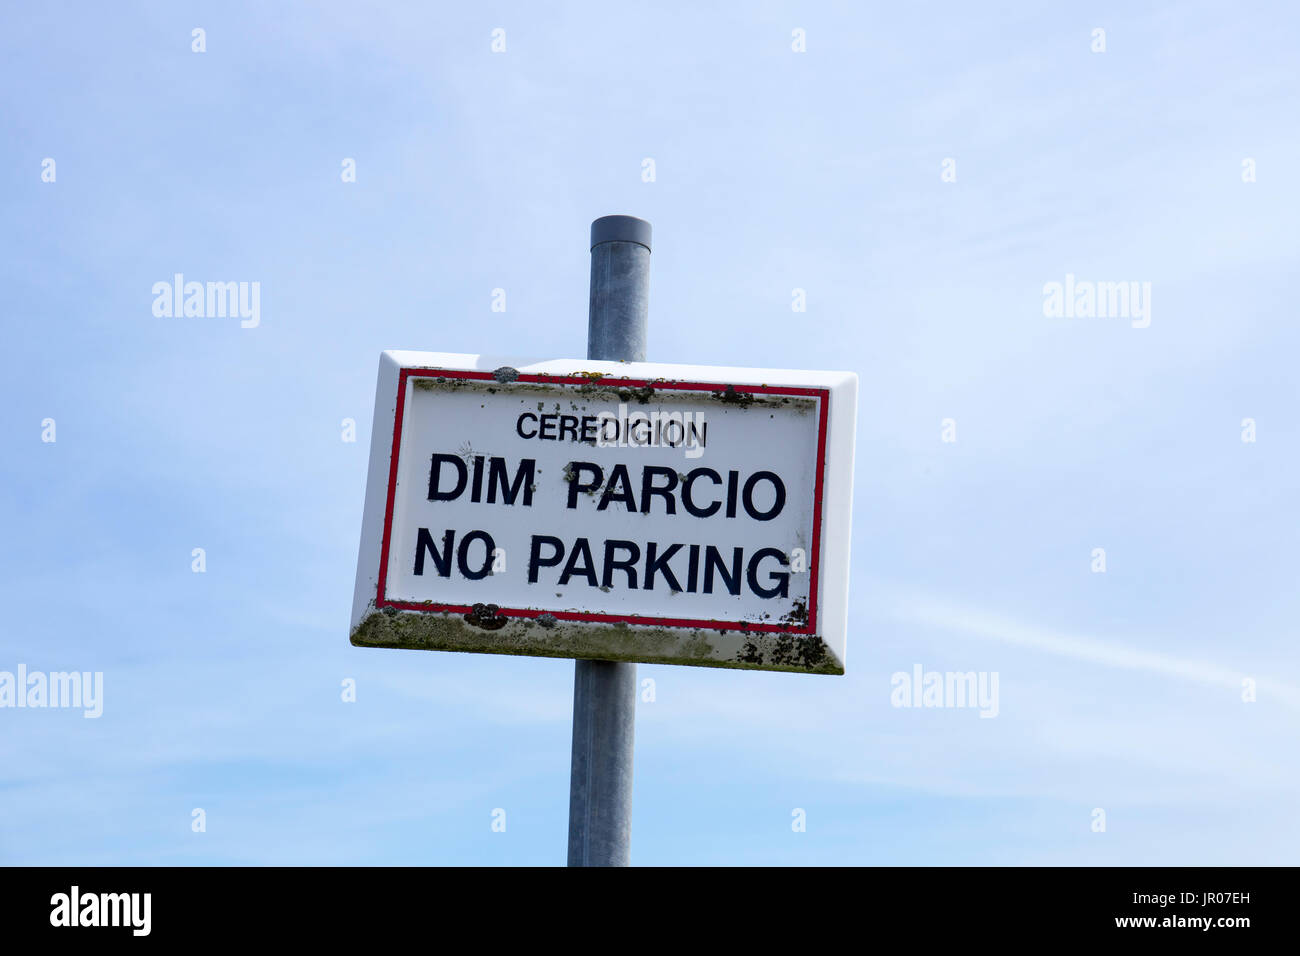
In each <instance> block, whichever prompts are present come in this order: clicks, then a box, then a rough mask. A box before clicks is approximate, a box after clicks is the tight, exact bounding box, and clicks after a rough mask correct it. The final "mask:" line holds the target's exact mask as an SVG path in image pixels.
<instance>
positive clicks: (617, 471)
mask: <svg viewBox="0 0 1300 956" xmlns="http://www.w3.org/2000/svg"><path fill="white" fill-rule="evenodd" d="M616 484H617V485H622V488H623V490H622V491H615V490H614V486H615V485H616ZM611 501H621V502H623V504H625V505H627V510H628V512H629V513H631V512H634V511H636V496H635V495H633V494H632V481H631V479H630V478H628V476H627V465H624V464H618V465H615V466H614V470H613V471H612V472H610V474H609V484H607V485H606V486H605V492H604V494H602V495H601V496H600V504H598V505H596V510H597V511H604V510H605V509H606V508H608V507H609V503H610V502H611ZM633 586H634V587H635V585H633Z"/></svg>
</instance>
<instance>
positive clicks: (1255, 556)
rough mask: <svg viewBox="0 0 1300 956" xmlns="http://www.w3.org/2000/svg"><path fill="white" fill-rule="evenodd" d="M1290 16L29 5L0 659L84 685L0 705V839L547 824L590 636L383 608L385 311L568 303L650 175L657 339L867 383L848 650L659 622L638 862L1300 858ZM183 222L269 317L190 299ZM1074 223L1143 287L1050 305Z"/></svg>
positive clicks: (738, 7)
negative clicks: (376, 628)
mask: <svg viewBox="0 0 1300 956" xmlns="http://www.w3.org/2000/svg"><path fill="white" fill-rule="evenodd" d="M374 6H379V5H374ZM544 7H545V8H544ZM1298 25H1300V18H1297V15H1296V12H1295V10H1294V9H1293V8H1291V7H1290V6H1289V5H1287V4H1282V3H1250V2H1245V3H1233V4H1224V3H1218V4H1211V3H1205V4H1195V3H1191V4H1187V3H1177V4H1175V3H1107V2H1102V3H1089V4H1083V3H1068V4H1031V3H1024V4H1010V3H1001V4H996V3H995V4H988V5H981V6H979V7H972V6H970V5H967V4H957V3H917V4H906V5H899V4H894V5H870V6H868V5H862V4H853V3H843V4H832V3H816V4H793V3H791V4H781V3H761V4H725V5H724V4H717V5H707V6H706V5H700V4H673V5H667V6H665V5H662V4H656V5H626V4H620V5H607V4H577V3H568V4H555V5H550V4H548V5H538V4H516V5H508V4H500V3H496V4H493V3H486V4H456V5H452V4H439V5H431V4H416V3H411V4H385V5H382V7H381V8H380V9H374V8H373V7H372V5H370V4H356V3H335V2H327V3H277V4H261V3H245V2H222V3H216V2H212V3H176V4H160V3H154V4H141V3H137V4H131V3H126V4H114V5H99V4H90V3H80V4H72V3H54V2H52V3H47V4H38V5H31V4H27V5H8V6H6V7H5V8H4V10H3V12H0V197H2V201H0V208H2V209H3V212H4V223H5V225H6V227H7V228H5V229H4V230H3V232H0V279H2V280H3V283H4V288H5V291H6V296H5V299H6V302H5V310H4V311H5V322H4V328H5V348H4V350H3V358H0V362H2V363H3V372H4V374H3V377H2V382H3V384H0V389H3V401H0V428H2V429H3V435H4V446H3V447H4V454H3V459H2V465H0V469H2V470H0V475H2V476H3V477H2V480H0V522H2V525H3V528H4V537H5V547H4V548H3V549H0V588H2V589H3V592H2V593H3V595H4V603H5V607H6V612H7V613H6V616H5V622H4V625H3V626H0V670H9V671H13V670H14V669H15V668H16V667H17V666H18V665H19V664H20V663H21V664H25V665H26V667H27V668H28V669H29V670H43V671H62V670H73V669H75V670H82V671H102V672H103V673H104V681H105V692H104V696H105V700H104V713H103V716H102V717H101V718H99V719H97V720H87V719H83V717H82V715H81V713H80V712H79V711H70V710H28V709H24V710H16V709H0V730H2V732H0V767H3V770H2V771H0V862H4V863H28V864H59V863H63V864H77V863H85V864H107V863H127V864H167V863H180V864H191V863H192V864H199V863H208V864H233V863H285V864H288V863H305V864H326V863H363V864H382V863H395V864H396V863H401V864H422V863H429V864H442V863H460V864H505V863H516V864H556V863H562V862H563V860H564V848H565V827H566V823H567V798H568V763H569V744H570V737H569V734H570V723H569V721H570V706H571V696H572V671H573V665H572V664H571V663H570V662H567V661H551V660H540V659H511V658H502V657H493V656H472V655H455V654H434V653H415V652H404V651H384V650H373V649H360V648H353V647H352V646H350V645H349V643H348V640H347V621H348V615H349V607H350V602H351V594H352V576H353V572H354V566H355V561H356V548H357V538H358V534H359V530H360V517H361V504H362V494H363V489H364V482H365V465H366V462H365V458H366V454H367V448H368V442H369V430H370V416H371V412H372V408H373V391H374V373H375V367H376V361H377V357H378V354H379V352H380V350H382V349H385V348H413V349H430V350H439V351H451V352H471V353H477V352H483V353H501V352H507V353H512V354H521V355H533V356H536V357H538V358H548V357H572V356H579V357H580V356H582V355H583V354H585V334H586V309H587V279H588V277H587V269H588V255H587V246H586V240H587V229H588V225H589V223H590V221H591V220H592V219H593V218H596V217H598V216H601V215H605V214H609V213H629V214H633V215H639V216H642V217H644V218H646V219H649V220H651V221H652V222H653V224H654V228H655V251H654V255H653V264H652V289H651V329H650V344H649V358H650V359H651V360H654V361H663V362H686V363H700V364H719V365H740V366H759V367H762V366H773V367H788V368H810V369H822V368H834V369H841V368H843V369H849V370H852V371H855V372H857V373H858V375H859V376H860V380H861V385H860V399H859V401H860V404H859V415H858V423H859V425H858V436H857V473H856V488H855V510H854V514H853V561H852V572H851V573H852V595H851V607H850V634H849V648H848V673H847V675H846V676H844V677H842V678H825V677H805V676H793V675H785V674H763V673H750V672H740V671H713V670H697V669H693V668H671V667H653V666H647V665H642V666H641V674H640V676H641V677H642V678H646V677H649V678H653V679H654V681H655V688H656V694H655V700H654V702H652V703H650V702H643V703H640V704H639V705H638V708H639V709H638V716H637V721H638V723H637V754H636V791H635V812H634V821H633V847H632V853H633V860H634V862H636V863H639V864H649V865H655V864H672V863H686V864H722V863H740V864H767V863H772V864H784V863H793V864H801V863H802V864H823V863H841V864H876V863H888V864H941V863H953V864H968V863H971V864H974V863H991V864H1014V863H1046V864H1066V863H1080V864H1156V863H1160V864H1194V863H1207V864H1229V863H1243V864H1261V863H1295V862H1296V860H1297V858H1298V857H1300V833H1298V829H1297V826H1296V823H1295V816H1294V808H1295V806H1296V804H1297V801H1298V799H1300V768H1298V767H1297V750H1296V744H1295V741H1296V736H1297V732H1298V731H1300V719H1298V718H1300V664H1298V662H1297V654H1296V651H1295V647H1296V642H1297V638H1298V637H1300V632H1298V629H1297V623H1296V622H1297V620H1300V589H1298V588H1297V583H1298V581H1300V573H1298V572H1300V557H1298V556H1297V543H1298V540H1300V538H1298V536H1297V527H1300V504H1298V503H1297V495H1296V491H1297V485H1298V482H1297V478H1296V473H1297V465H1300V415H1298V412H1300V401H1298V397H1300V387H1297V382H1296V376H1295V372H1294V368H1295V357H1296V354H1297V351H1298V348H1300V333H1298V332H1297V330H1296V323H1295V305H1294V287H1295V277H1296V274H1297V268H1296V264H1297V258H1298V256H1297V253H1298V252H1300V238H1298V234H1297V230H1296V228H1295V211H1296V209H1297V208H1300V187H1298V186H1297V183H1298V182H1300V177H1297V175H1296V170H1297V169H1300V134H1298V132H1297V125H1296V123H1295V122H1294V120H1293V117H1294V116H1295V115H1297V102H1298V99H1300V98H1298V97H1297V92H1298V91H1297V86H1298V85H1300V81H1298V80H1297V76H1296V72H1295V64H1294V55H1295V49H1296V45H1297V26H1298ZM195 27H202V28H203V29H204V30H205V31H206V52H204V53H201V54H199V53H194V52H192V50H191V44H192V37H191V31H192V30H193V29H194V28H195ZM1099 27H1100V28H1102V29H1104V30H1105V38H1106V50H1105V52H1104V53H1094V52H1092V51H1091V49H1090V46H1091V45H1092V44H1093V35H1092V34H1093V30H1094V29H1095V28H1099ZM495 28H502V29H504V30H505V37H506V50H505V52H504V53H496V54H494V53H493V52H491V49H490V45H491V34H492V31H493V29H495ZM796 28H798V29H802V30H804V31H805V34H806V52H804V53H796V52H794V51H793V50H792V48H791V44H792V31H793V30H795V29H796ZM45 158H52V159H54V160H55V162H56V179H55V181H54V182H43V181H42V161H43V160H44V159H45ZM345 158H352V159H354V160H355V162H356V170H357V176H356V182H355V183H344V182H343V181H342V179H341V176H340V169H341V164H342V162H343V160H344V159H345ZM646 158H651V159H653V160H654V162H655V172H656V176H655V181H654V182H645V181H643V179H642V168H643V167H642V163H643V160H644V159H646ZM945 159H953V160H955V170H956V181H955V182H945V181H944V180H943V178H942V176H941V173H942V169H943V162H944V160H945ZM1246 159H1252V160H1254V161H1255V169H1256V181H1254V182H1244V181H1243V160H1246ZM177 272H181V273H184V274H185V275H186V276H188V277H190V278H194V279H199V280H223V281H225V280H231V281H258V282H260V284H261V322H260V325H258V327H257V328H253V329H243V328H240V325H239V322H238V320H237V319H222V318H158V317H155V316H154V315H153V313H152V310H151V305H152V302H153V295H152V293H151V288H152V286H153V284H154V283H155V282H158V281H170V279H171V277H172V275H173V274H174V273H177ZM1067 273H1068V274H1072V275H1075V276H1076V277H1078V278H1080V279H1085V280H1095V281H1129V280H1132V281H1140V282H1150V283H1151V289H1152V292H1151V323H1150V326H1149V327H1147V328H1134V327H1132V324H1131V323H1130V322H1129V321H1128V320H1127V319H1124V318H1113V317H1112V318H1098V319H1062V318H1049V317H1047V316H1045V314H1044V308H1043V298H1044V296H1043V287H1044V285H1045V284H1046V283H1049V282H1062V281H1064V279H1065V276H1066V274H1067ZM494 288H504V289H505V290H506V292H507V303H508V305H507V311H506V312H505V313H494V312H492V311H491V308H490V306H491V293H492V290H493V289H494ZM795 288H800V289H804V290H806V295H807V311H806V312H804V313H796V312H793V311H792V310H791V297H792V290H793V289H795ZM349 417H350V418H354V419H355V420H356V421H357V422H358V424H359V434H358V441H357V442H356V443H352V444H349V443H345V442H343V441H341V440H340V422H341V420H342V419H344V418H349ZM46 418H53V419H54V420H55V421H56V423H57V441H55V442H53V443H47V442H42V440H41V432H42V425H41V423H42V421H43V420H44V419H46ZM946 418H951V419H953V420H954V421H955V423H956V434H957V441H955V442H943V441H941V422H942V421H943V420H944V419H946ZM1247 418H1250V419H1253V420H1254V421H1255V423H1256V429H1257V431H1256V441H1254V442H1243V441H1242V421H1243V419H1247ZM196 547H202V548H204V549H205V551H206V555H207V571H206V573H204V574H194V573H192V572H191V569H190V566H191V551H192V549H193V548H196ZM1097 547H1101V548H1104V549H1105V552H1106V562H1107V568H1106V571H1105V573H1094V572H1093V571H1092V570H1091V561H1092V558H1091V554H1092V550H1093V549H1094V548H1097ZM917 664H920V665H922V666H923V667H924V668H925V669H927V670H939V671H948V670H952V671H987V672H994V671H995V672H997V673H998V674H999V677H1000V683H999V686H1000V707H999V714H998V716H997V717H996V719H981V718H980V717H979V714H978V713H977V712H976V711H974V710H970V709H933V710H924V709H902V708H896V707H893V706H891V703H890V691H891V685H890V677H891V675H892V674H893V673H895V672H897V671H909V672H910V671H911V670H912V668H913V666H914V665H917ZM346 678H352V679H354V680H355V681H356V683H357V695H358V699H357V701H356V702H355V703H344V702H342V701H341V699H340V682H341V681H343V680H344V679H346ZM1243 678H1250V679H1253V680H1254V681H1256V685H1257V698H1258V699H1257V700H1256V701H1255V702H1252V703H1247V702H1243V700H1242V683H1241V682H1242V679H1243ZM194 808H203V809H204V810H205V812H206V816H207V830H206V832H203V833H195V832H192V830H191V811H192V810H193V809H194ZM496 808H503V809H504V810H505V811H506V813H507V828H506V832H504V833H496V832H493V831H492V829H491V820H492V816H491V815H492V811H493V810H494V809H496ZM795 808H801V809H803V810H805V811H806V814H807V829H806V832H794V831H793V830H792V827H791V819H792V816H791V814H792V811H793V810H794V809H795ZM1095 808H1102V809H1104V810H1105V813H1106V824H1107V825H1106V830H1105V832H1103V833H1099V832H1093V829H1092V820H1093V811H1094V809H1095Z"/></svg>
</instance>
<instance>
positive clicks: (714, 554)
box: [704, 472, 744, 594]
mask: <svg viewBox="0 0 1300 956" xmlns="http://www.w3.org/2000/svg"><path fill="white" fill-rule="evenodd" d="M732 474H735V472H732ZM743 556H744V549H743V548H735V549H733V550H732V558H731V568H730V571H731V573H730V574H728V573H727V571H728V568H727V566H726V565H725V564H723V563H722V555H721V553H719V551H718V549H717V548H715V547H714V546H713V545H711V544H710V545H708V546H706V547H705V549H704V593H705V594H712V593H713V571H714V569H715V568H716V569H717V571H718V574H719V575H720V576H721V577H722V581H723V583H724V584H725V585H726V586H727V593H728V594H739V593H740V562H741V558H742V557H743Z"/></svg>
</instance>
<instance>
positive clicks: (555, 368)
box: [352, 352, 857, 673]
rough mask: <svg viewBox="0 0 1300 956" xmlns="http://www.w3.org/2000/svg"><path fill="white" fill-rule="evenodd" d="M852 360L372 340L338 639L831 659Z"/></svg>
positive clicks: (834, 663)
mask: <svg viewBox="0 0 1300 956" xmlns="http://www.w3.org/2000/svg"><path fill="white" fill-rule="evenodd" d="M856 403H857V377H856V376H855V375H853V374H852V373H847V372H792V371H777V370H756V369H731V368H708V367H701V366H687V365H660V364H653V363H644V362H636V363H622V362H597V361H590V360H587V361H578V360H560V361H545V362H536V361H521V360H518V359H513V360H512V359H505V358H498V359H491V358H485V357H480V356H473V355H452V354H443V353H422V352H385V353H384V354H383V356H382V357H381V359H380V368H379V386H378V393H377V395H376V401H375V419H374V429H373V432H372V438H371V457H370V472H369V479H368V485H367V489H366V505H365V516H364V521H363V529H362V540H361V553H360V558H359V561H358V569H357V585H356V592H355V597H354V603H353V614H352V643H354V644H357V645H362V646H379V647H409V648H423V649H430V650H468V651H484V652H496V653H508V654H532V655H541V656H548V657H577V658H588V659H600V660H622V661H647V662H653V663H677V664H698V665H712V666H721V667H750V668H761V669H765V670H789V671H802V672H815V673H843V670H844V649H845V631H846V625H847V620H846V616H847V615H846V611H847V607H846V605H847V590H848V558H849V554H848V541H849V509H850V505H851V495H852V474H853V437H854V419H855V413H856Z"/></svg>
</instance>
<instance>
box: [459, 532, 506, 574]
mask: <svg viewBox="0 0 1300 956" xmlns="http://www.w3.org/2000/svg"><path fill="white" fill-rule="evenodd" d="M472 541H482V542H483V545H484V550H485V552H486V553H485V554H484V557H483V567H482V568H480V569H479V570H477V571H475V570H473V569H471V568H470V566H469V546H470V542H472ZM496 547H497V545H496V542H495V541H493V540H492V535H490V534H488V533H487V532H486V531H471V532H470V533H469V534H467V535H465V537H463V538H461V539H460V547H459V548H457V549H456V563H457V564H458V565H459V566H460V573H461V574H463V575H465V577H467V578H469V579H470V580H471V581H477V580H479V579H480V578H485V577H487V576H488V574H490V573H491V571H492V552H493V551H495V550H496Z"/></svg>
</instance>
